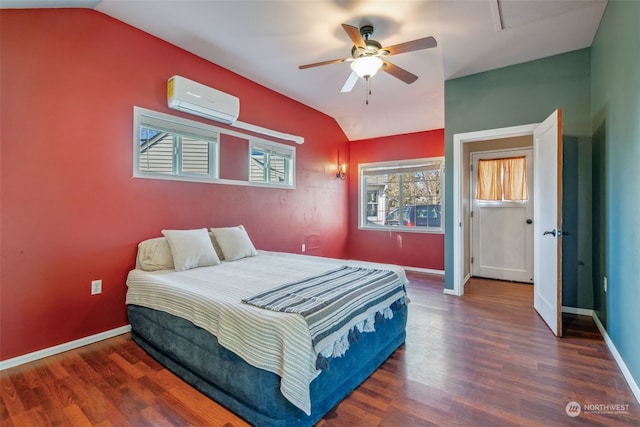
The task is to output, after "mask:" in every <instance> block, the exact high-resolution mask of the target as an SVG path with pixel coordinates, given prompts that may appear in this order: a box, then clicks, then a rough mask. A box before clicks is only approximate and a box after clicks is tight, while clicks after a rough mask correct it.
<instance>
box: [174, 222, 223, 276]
mask: <svg viewBox="0 0 640 427" xmlns="http://www.w3.org/2000/svg"><path fill="white" fill-rule="evenodd" d="M162 234H163V235H164V236H165V237H166V238H167V240H168V242H169V246H170V247H171V254H172V255H173V265H174V266H175V269H176V271H184V270H189V269H191V268H195V267H206V266H210V265H216V264H220V260H219V259H218V256H217V255H216V251H215V250H213V245H212V244H211V239H210V238H209V233H207V229H206V228H200V229H198V230H162Z"/></svg>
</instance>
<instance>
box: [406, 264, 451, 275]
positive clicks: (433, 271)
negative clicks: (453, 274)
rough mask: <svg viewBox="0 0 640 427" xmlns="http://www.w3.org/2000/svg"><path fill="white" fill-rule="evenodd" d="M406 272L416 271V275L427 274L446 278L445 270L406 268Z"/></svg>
mask: <svg viewBox="0 0 640 427" xmlns="http://www.w3.org/2000/svg"><path fill="white" fill-rule="evenodd" d="M402 268H404V269H405V270H406V271H415V272H416V273H425V274H437V275H439V276H444V270H433V269H431V268H420V267H405V266H403V267H402Z"/></svg>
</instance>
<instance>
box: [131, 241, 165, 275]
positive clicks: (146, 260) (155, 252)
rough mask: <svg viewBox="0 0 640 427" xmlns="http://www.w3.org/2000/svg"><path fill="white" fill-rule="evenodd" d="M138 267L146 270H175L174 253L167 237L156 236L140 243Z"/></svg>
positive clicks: (137, 259)
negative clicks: (172, 253)
mask: <svg viewBox="0 0 640 427" xmlns="http://www.w3.org/2000/svg"><path fill="white" fill-rule="evenodd" d="M136 268H139V269H141V270H145V271H156V270H173V268H174V267H173V255H171V248H170V247H169V242H168V241H167V238H166V237H154V238H152V239H147V240H143V241H142V242H140V243H139V244H138V256H137V257H136Z"/></svg>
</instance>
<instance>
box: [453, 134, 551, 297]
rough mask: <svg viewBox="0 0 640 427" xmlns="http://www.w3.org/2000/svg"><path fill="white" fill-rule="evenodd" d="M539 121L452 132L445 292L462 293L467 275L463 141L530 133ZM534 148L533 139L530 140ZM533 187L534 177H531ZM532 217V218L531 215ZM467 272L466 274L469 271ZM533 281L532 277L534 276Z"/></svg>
mask: <svg viewBox="0 0 640 427" xmlns="http://www.w3.org/2000/svg"><path fill="white" fill-rule="evenodd" d="M539 125H540V123H533V124H528V125H521V126H511V127H505V128H498V129H487V130H481V131H476V132H466V133H456V134H454V135H453V291H450V290H448V289H445V292H446V293H450V294H452V295H456V296H462V295H464V285H465V283H466V282H467V280H468V279H469V276H467V277H463V275H464V265H463V258H464V249H465V245H468V244H469V242H465V241H464V240H465V239H464V234H465V233H464V231H465V230H464V228H463V227H464V211H463V206H464V203H463V200H462V194H463V192H462V167H463V162H464V159H463V152H464V150H463V146H464V144H467V143H470V142H477V141H486V140H490V139H502V138H512V137H517V136H529V135H530V136H533V131H534V130H535V129H536V128H537V127H538V126H539ZM534 149H535V141H534ZM533 181H534V186H535V181H536V176H535V174H534V176H533ZM534 219H535V218H534ZM469 274H470V273H469ZM534 280H535V278H534Z"/></svg>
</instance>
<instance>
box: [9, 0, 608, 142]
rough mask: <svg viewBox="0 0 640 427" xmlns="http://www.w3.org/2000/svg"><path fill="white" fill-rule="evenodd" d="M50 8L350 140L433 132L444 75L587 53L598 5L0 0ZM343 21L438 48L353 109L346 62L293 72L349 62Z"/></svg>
mask: <svg viewBox="0 0 640 427" xmlns="http://www.w3.org/2000/svg"><path fill="white" fill-rule="evenodd" d="M52 4H56V5H59V6H71V7H77V6H83V5H84V6H86V7H93V8H95V9H96V10H98V11H100V12H103V13H105V14H107V15H110V16H112V17H114V18H116V19H118V20H121V21H123V22H126V23H128V24H130V25H132V26H134V27H137V28H139V29H141V30H143V31H146V32H148V33H150V34H153V35H155V36H157V37H159V38H161V39H163V40H166V41H168V42H170V43H172V44H174V45H176V46H179V47H181V48H183V49H185V50H187V51H190V52H192V53H194V54H196V55H198V56H201V57H203V58H205V59H208V60H210V61H211V62H214V63H216V64H218V65H221V66H223V67H225V68H228V69H230V70H232V71H234V72H236V73H238V74H240V75H242V76H245V77H247V78H249V79H251V80H253V81H255V82H257V83H260V84H262V85H264V86H266V87H268V88H271V89H273V90H275V91H277V92H280V93H282V94H284V95H287V96H289V97H290V98H293V99H295V100H297V101H299V102H301V103H303V104H306V105H308V106H310V107H312V108H315V109H317V110H319V111H321V112H323V113H325V114H327V115H329V116H331V117H334V118H335V120H336V121H337V122H338V124H339V125H340V126H341V127H342V129H343V131H344V132H345V134H346V135H347V137H348V138H349V139H350V140H356V139H363V138H371V137H378V136H386V135H395V134H402V133H408V132H416V131H423V130H429V129H437V128H442V127H444V81H445V80H448V79H452V78H456V77H461V76H465V75H469V74H474V73H478V72H481V71H487V70H491V69H496V68H500V67H504V66H507V65H512V64H517V63H521V62H525V61H529V60H533V59H538V58H542V57H546V56H550V55H555V54H559V53H563V52H568V51H572V50H576V49H581V48H584V47H588V46H590V45H591V43H592V41H593V38H594V36H595V33H596V31H597V28H598V25H599V23H600V19H601V18H602V14H603V13H604V9H605V7H606V0H554V1H551V0H466V1H464V0H432V1H425V0H395V1H393V0H297V1H296V0H289V1H285V0H213V1H202V0H199V1H198V0H196V1H194V0H172V1H167V0H164V1H163V0H102V1H96V0H67V1H64V0H62V1H57V0H49V1H44V0H21V1H18V0H3V1H2V7H12V6H14V5H17V7H42V5H46V6H48V7H50V6H51V5H52ZM14 7H15V6H14ZM498 15H499V16H500V17H501V22H502V24H500V20H499V18H497V16H498ZM343 23H346V24H350V25H353V26H356V27H360V26H361V25H363V24H365V23H366V24H372V25H373V26H374V34H373V35H372V37H371V38H372V39H375V40H377V41H379V42H380V43H382V45H383V46H390V45H394V44H397V43H401V42H406V41H410V40H414V39H418V38H422V37H426V36H434V37H435V38H436V40H437V41H438V46H437V47H436V48H434V49H429V50H422V51H415V52H410V53H403V54H399V55H395V56H391V57H390V58H389V60H390V61H391V62H393V63H394V64H395V65H398V66H400V67H402V68H405V69H406V70H408V71H410V72H412V73H413V74H416V75H417V76H418V77H419V78H418V80H417V81H416V82H415V83H413V84H410V85H408V84H406V83H403V82H402V81H400V80H398V79H396V78H394V77H392V76H391V75H390V74H387V73H384V72H381V73H379V74H377V75H375V76H374V77H372V78H371V89H372V94H371V95H370V97H369V104H368V105H365V84H364V81H363V80H361V81H359V82H358V83H357V84H356V86H355V88H354V89H353V91H352V92H350V93H340V89H341V87H342V85H343V84H344V82H345V80H346V79H347V77H348V76H349V74H350V72H351V70H350V68H349V63H337V64H332V65H327V66H322V67H316V68H310V69H306V70H299V69H298V66H299V65H303V64H308V63H314V62H319V61H323V60H329V59H338V58H346V57H350V51H351V46H352V43H351V41H350V40H349V38H348V37H347V35H346V33H345V32H344V31H343V29H342V27H341V24H343ZM499 27H502V28H504V29H503V30H498V29H497V28H499ZM240 114H241V116H242V112H241V113H240Z"/></svg>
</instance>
